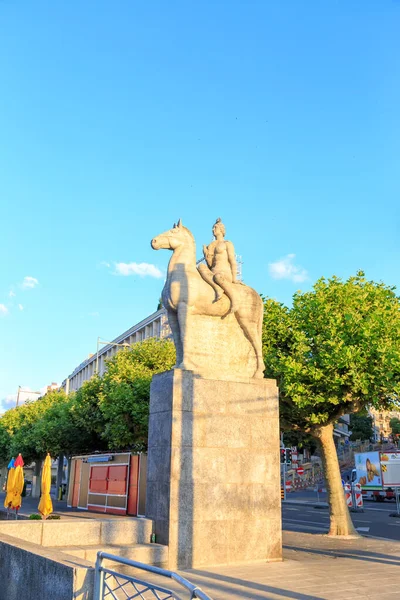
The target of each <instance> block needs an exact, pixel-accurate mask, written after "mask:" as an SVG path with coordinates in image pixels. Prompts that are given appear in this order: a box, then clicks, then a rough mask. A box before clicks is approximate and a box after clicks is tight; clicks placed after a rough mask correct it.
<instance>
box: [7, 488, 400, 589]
mask: <svg viewBox="0 0 400 600" xmlns="http://www.w3.org/2000/svg"><path fill="white" fill-rule="evenodd" d="M0 502H1V507H2V506H3V503H4V493H1V494H0ZM22 502H23V504H22V508H21V514H22V515H25V516H28V515H29V514H32V513H37V505H38V502H39V501H38V499H37V498H32V497H31V496H28V497H26V498H23V499H22ZM300 502H302V501H295V500H293V501H290V503H296V504H299V503H300ZM307 504H309V503H307ZM2 510H3V511H5V509H4V508H3V509H2ZM54 511H55V513H56V514H60V515H64V516H65V517H68V518H70V517H79V518H89V519H97V518H104V514H102V513H89V512H88V511H84V510H80V511H78V510H77V509H68V508H67V506H66V502H65V501H62V502H60V501H54ZM108 518H116V519H120V518H121V517H119V516H115V517H113V515H107V519H108ZM123 518H126V517H123ZM283 548H284V552H283V555H284V560H283V562H276V563H264V562H257V563H251V564H239V565H231V566H225V567H224V566H221V567H209V568H199V569H191V570H188V571H184V572H183V571H182V572H181V574H182V575H183V576H184V577H186V578H187V579H189V581H191V582H192V583H196V584H197V585H198V586H199V587H201V588H202V589H203V591H204V592H206V593H208V594H209V595H210V596H211V597H212V598H213V600H239V599H240V600H243V599H246V600H338V599H340V600H360V598H363V600H364V599H367V600H378V599H379V600H391V599H393V600H394V599H395V598H398V597H399V593H400V592H399V590H400V542H395V541H387V540H382V539H377V538H369V537H368V538H367V537H358V538H356V539H340V538H330V537H328V536H324V535H317V534H308V533H301V532H294V531H284V532H283ZM139 577H141V578H143V577H144V575H143V572H141V573H140V575H139ZM145 578H146V579H149V576H148V574H146V575H145ZM151 579H152V580H157V581H158V582H159V583H160V584H161V585H163V586H165V587H168V588H170V589H173V590H175V591H177V592H178V590H180V591H182V590H181V588H179V586H176V584H175V583H174V582H173V581H171V580H168V581H166V580H165V579H162V580H161V579H160V578H157V577H151Z"/></svg>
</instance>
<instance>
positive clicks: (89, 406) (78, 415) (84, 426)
mask: <svg viewBox="0 0 400 600" xmlns="http://www.w3.org/2000/svg"><path fill="white" fill-rule="evenodd" d="M102 398H103V378H102V377H100V376H99V375H94V376H93V377H92V378H91V379H89V380H88V381H85V383H84V384H83V385H82V386H81V387H80V388H79V390H77V391H76V392H75V393H74V394H73V395H72V402H71V409H70V410H71V416H72V418H73V419H74V421H75V423H76V424H77V426H78V427H79V428H80V429H81V430H82V433H83V437H84V438H85V444H86V450H87V451H89V452H93V451H94V450H107V449H108V444H107V440H106V439H105V437H104V432H105V427H106V421H105V418H104V414H103V412H102V410H101V408H100V404H101V399H102Z"/></svg>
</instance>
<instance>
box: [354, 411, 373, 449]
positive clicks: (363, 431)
mask: <svg viewBox="0 0 400 600" xmlns="http://www.w3.org/2000/svg"><path fill="white" fill-rule="evenodd" d="M350 430H351V436H350V440H351V441H352V442H356V441H357V440H361V441H370V440H372V439H373V437H374V429H373V426H372V417H370V416H369V414H368V413H367V412H364V413H362V414H358V413H353V414H352V415H350Z"/></svg>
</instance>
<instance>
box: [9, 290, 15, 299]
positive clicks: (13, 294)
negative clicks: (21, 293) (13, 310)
mask: <svg viewBox="0 0 400 600" xmlns="http://www.w3.org/2000/svg"><path fill="white" fill-rule="evenodd" d="M8 295H9V296H10V298H14V296H15V292H13V291H12V290H10V293H9V294H8Z"/></svg>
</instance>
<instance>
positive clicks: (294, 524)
mask: <svg viewBox="0 0 400 600" xmlns="http://www.w3.org/2000/svg"><path fill="white" fill-rule="evenodd" d="M287 525H288V527H291V528H292V529H309V530H310V531H319V532H320V533H326V532H327V531H328V529H327V528H326V527H314V526H313V525H302V524H300V523H299V524H297V523H288V524H287ZM392 541H393V540H392Z"/></svg>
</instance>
